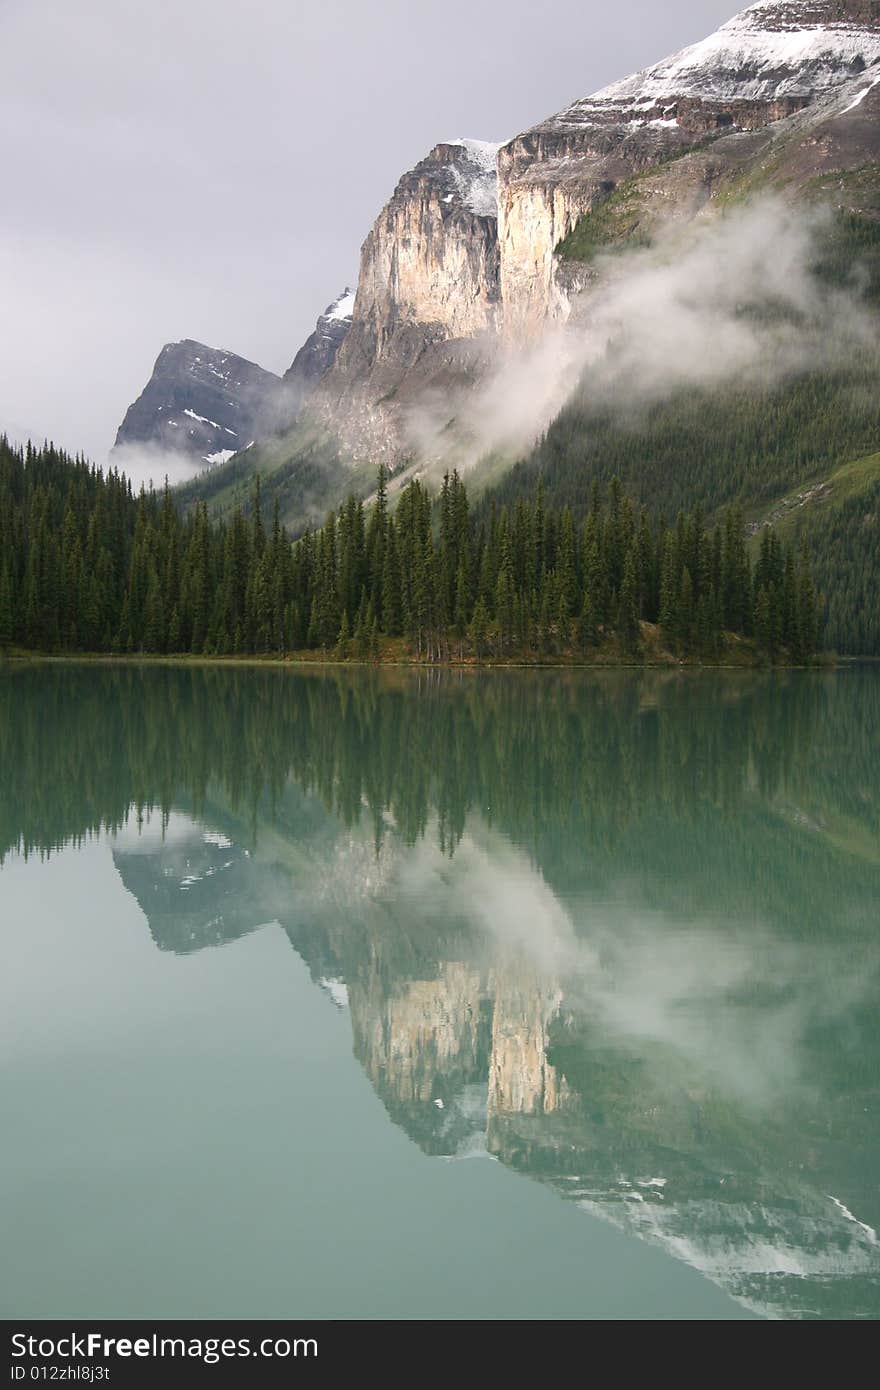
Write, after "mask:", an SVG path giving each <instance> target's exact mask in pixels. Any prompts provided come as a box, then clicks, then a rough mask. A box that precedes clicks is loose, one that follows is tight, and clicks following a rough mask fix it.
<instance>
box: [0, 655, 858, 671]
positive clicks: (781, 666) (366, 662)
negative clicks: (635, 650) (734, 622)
mask: <svg viewBox="0 0 880 1390" xmlns="http://www.w3.org/2000/svg"><path fill="white" fill-rule="evenodd" d="M878 663H880V657H876V656H836V655H831V654H829V655H827V656H824V657H818V658H817V659H816V660H815V661H812V662H810V663H807V664H799V663H795V662H776V663H773V662H763V661H702V660H697V659H682V660H676V659H675V658H670V659H669V660H667V661H657V660H654V661H624V660H619V659H611V658H609V659H605V660H599V661H560V660H555V661H553V660H547V661H541V660H535V661H504V660H497V659H495V660H489V661H476V660H473V659H471V660H462V661H455V660H450V661H419V660H416V659H415V658H413V659H412V660H405V659H401V658H389V659H381V658H380V659H379V660H371V659H369V658H366V659H363V658H360V657H346V658H344V659H343V658H340V657H334V656H332V655H330V654H329V653H328V654H327V655H326V656H324V655H320V656H311V655H309V656H303V655H301V654H292V655H290V656H269V655H264V656H260V655H250V656H203V655H200V654H196V653H191V652H178V653H175V654H173V655H172V654H160V653H156V652H140V653H136V652H119V653H114V652H24V651H16V652H6V653H3V652H0V668H2V666H4V665H10V666H26V665H43V666H75V665H84V666H219V667H223V666H227V667H257V668H259V667H272V668H276V669H295V670H298V671H303V670H309V669H310V668H311V667H321V668H326V667H332V668H333V670H345V669H352V670H373V671H378V670H394V671H458V672H483V671H668V672H686V671H748V672H764V673H768V674H769V673H770V672H777V671H814V672H828V671H836V670H840V669H841V668H844V667H846V666H862V665H873V664H878Z"/></svg>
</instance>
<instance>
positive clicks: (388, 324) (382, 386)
mask: <svg viewBox="0 0 880 1390" xmlns="http://www.w3.org/2000/svg"><path fill="white" fill-rule="evenodd" d="M497 148H498V147H497V146H496V145H492V144H488V143H485V142H482V141H476V140H456V141H448V142H444V143H441V144H439V145H436V146H435V147H434V149H433V150H431V152H430V154H428V155H427V156H426V158H425V159H423V160H422V161H421V162H420V163H419V164H417V165H416V166H415V168H414V169H412V170H411V171H410V172H408V173H406V174H404V176H403V178H402V179H401V180H400V182H399V183H398V185H397V187H396V189H395V191H394V194H393V196H392V197H391V199H390V201H389V202H388V203H387V205H386V206H385V207H384V208H383V210H382V212H381V213H380V214H379V217H378V218H377V219H376V222H375V224H374V226H373V228H372V230H371V231H370V234H369V236H368V237H367V239H366V241H365V242H364V245H363V248H362V251H361V266H360V275H359V278H358V289H357V297H356V300H355V304H354V313H353V321H352V327H351V331H350V333H349V334H348V337H347V338H346V341H345V343H344V344H343V346H342V348H341V350H340V352H339V356H338V359H337V362H336V365H335V367H334V369H333V370H332V371H331V372H330V373H329V374H328V376H327V378H326V379H325V381H324V383H323V385H322V389H321V391H320V393H319V395H318V397H317V398H316V402H315V413H316V414H317V415H319V416H320V417H322V418H323V419H325V420H326V421H327V422H328V423H330V424H331V425H332V426H333V427H334V428H335V429H336V431H337V433H338V434H339V436H340V438H341V440H342V442H343V444H344V446H345V447H346V449H347V451H348V452H349V453H350V455H351V456H352V457H353V458H355V459H360V458H371V457H375V456H376V455H377V453H378V454H379V455H382V454H384V455H385V456H386V457H390V458H391V459H392V460H393V459H394V457H395V456H396V455H397V456H399V455H400V453H401V452H405V449H406V441H405V431H404V429H403V421H404V418H405V415H406V410H407V406H408V404H409V403H411V402H412V401H413V400H414V399H415V398H416V397H417V396H418V395H419V394H420V393H423V392H424V391H425V390H426V389H435V390H443V389H446V388H448V386H449V385H450V384H451V383H452V382H455V381H460V380H462V379H463V378H466V377H467V375H468V373H469V372H470V371H471V369H472V368H473V366H474V362H475V360H476V358H477V357H478V356H479V353H478V350H477V351H475V349H474V346H473V345H474V343H475V342H476V341H478V340H479V339H480V337H481V336H482V335H485V334H491V333H494V332H495V331H496V330H497V329H498V327H499V322H500V320H499V310H500V298H499V264H498V235H497V216H496V203H497V198H496V174H495V159H496V153H497Z"/></svg>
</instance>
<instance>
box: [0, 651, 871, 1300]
mask: <svg viewBox="0 0 880 1390" xmlns="http://www.w3.org/2000/svg"><path fill="white" fill-rule="evenodd" d="M0 864H2V867H0V941H2V957H3V970H2V975H0V1038H2V1046H0V1112H2V1115H3V1119H4V1143H3V1152H2V1159H0V1164H2V1183H0V1242H2V1248H3V1251H4V1259H3V1262H2V1264H3V1268H2V1274H0V1315H3V1316H5V1317H8V1318H11V1317H16V1318H25V1317H26V1318H50V1317H51V1318H80V1319H82V1318H87V1317H88V1318H96V1317H102V1318H112V1317H117V1318H122V1317H143V1318H151V1319H159V1318H166V1317H179V1318H184V1317H192V1318H202V1317H206V1318H208V1317H210V1318H236V1317H237V1318H258V1317H267V1318H268V1317H272V1318H284V1317H302V1318H311V1317H318V1318H329V1317H334V1318H359V1317H360V1318H417V1317H426V1318H437V1319H448V1318H473V1319H482V1318H541V1319H545V1318H566V1319H569V1318H587V1319H595V1318H628V1319H675V1318H695V1319H718V1318H720V1319H736V1318H786V1319H787V1318H809V1319H815V1318H835V1319H839V1318H847V1319H849V1318H876V1317H877V1316H878V1314H880V1243H878V1236H877V1233H876V1232H877V1228H878V1225H880V1186H878V1179H880V1022H878V1020H880V1013H878V1003H880V935H878V932H880V911H878V907H880V669H877V668H874V669H870V668H853V669H844V670H841V671H838V672H821V673H820V672H817V673H808V672H788V673H776V674H773V673H769V674H762V673H757V672H742V673H724V672H689V673H684V674H679V673H674V672H670V673H665V672H664V673H659V672H654V673H650V672H646V673H641V672H635V671H632V672H625V671H619V672H613V671H611V672H599V673H596V672H588V671H584V672H578V671H565V672H555V671H537V672H526V671H487V672H484V673H481V674H475V673H472V672H463V673H456V672H453V671H420V672H417V671H405V670H400V671H392V670H349V669H345V668H329V667H328V668H324V669H321V668H300V669H284V668H280V667H244V666H242V667H219V666H209V665H205V666H198V665H191V666H183V665H181V666H173V665H169V666H157V665H138V664H119V665H112V664H108V665H104V666H97V665H88V664H79V665H78V664H74V663H70V664H46V665H40V664H33V665H21V666H6V667H5V668H3V667H0Z"/></svg>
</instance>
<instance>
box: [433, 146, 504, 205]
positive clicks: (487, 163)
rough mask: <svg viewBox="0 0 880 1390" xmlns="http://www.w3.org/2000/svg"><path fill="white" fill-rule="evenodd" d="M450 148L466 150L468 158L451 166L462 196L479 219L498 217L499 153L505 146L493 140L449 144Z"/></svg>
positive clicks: (465, 154) (465, 157)
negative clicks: (502, 146)
mask: <svg viewBox="0 0 880 1390" xmlns="http://www.w3.org/2000/svg"><path fill="white" fill-rule="evenodd" d="M446 143H447V144H448V145H451V146H454V147H458V148H461V149H463V150H464V158H463V159H461V160H458V161H456V162H455V163H454V164H451V165H450V173H451V174H452V177H453V180H454V181H455V185H456V189H457V192H458V196H459V198H460V199H461V201H462V203H463V204H464V206H465V207H466V208H467V209H468V211H469V212H472V213H474V214H475V215H476V216H477V217H495V216H497V213H498V151H499V150H500V149H501V144H500V143H498V144H496V143H494V142H493V141H491V140H448V141H446Z"/></svg>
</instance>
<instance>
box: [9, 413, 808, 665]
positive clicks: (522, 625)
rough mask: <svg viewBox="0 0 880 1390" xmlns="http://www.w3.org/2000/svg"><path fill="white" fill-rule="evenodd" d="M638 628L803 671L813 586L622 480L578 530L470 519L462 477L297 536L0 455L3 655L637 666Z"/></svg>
mask: <svg viewBox="0 0 880 1390" xmlns="http://www.w3.org/2000/svg"><path fill="white" fill-rule="evenodd" d="M643 623H650V624H656V625H659V629H660V633H661V637H662V641H663V643H664V644H665V646H666V647H667V648H668V649H669V650H671V651H673V652H675V653H677V654H679V655H681V656H684V657H687V656H700V657H704V658H707V659H712V658H713V657H717V656H718V655H719V654H720V653H721V651H722V649H723V647H724V645H725V643H727V642H729V640H730V637H731V635H733V636H739V637H745V638H753V639H754V641H755V643H756V644H757V647H758V648H759V650H760V651H761V652H762V653H763V654H765V655H766V657H767V658H769V659H771V660H779V659H781V660H787V659H792V660H796V661H805V660H808V659H809V658H810V657H811V656H812V655H813V653H814V652H815V649H816V646H817V640H818V618H817V602H816V593H815V589H814V586H813V581H812V577H811V574H810V567H809V562H808V559H807V554H806V551H805V550H804V549H801V551H800V553H799V554H798V555H795V554H794V552H793V551H792V550H791V549H789V548H786V547H785V546H783V545H782V543H781V542H780V540H779V538H778V537H777V536H776V534H775V533H774V532H773V531H772V530H770V529H768V530H767V531H765V532H764V533H763V537H762V541H761V547H760V555H759V558H758V560H757V562H756V563H755V564H754V565H752V564H751V562H750V560H749V556H748V553H747V550H746V542H745V529H744V525H743V518H742V515H741V513H740V512H739V510H738V509H736V508H731V509H730V510H729V511H728V512H727V514H726V516H725V518H724V520H723V523H722V524H721V525H718V526H716V527H715V528H714V529H713V530H712V531H711V532H710V531H708V530H707V529H706V527H705V525H704V521H703V517H702V513H701V511H700V509H699V508H696V509H694V510H692V511H691V512H689V513H684V512H682V513H680V514H679V516H678V517H677V518H676V520H675V521H674V522H673V523H671V524H668V525H667V524H666V523H665V522H663V521H660V522H653V521H652V520H651V518H650V517H649V514H648V512H647V510H646V509H645V508H641V509H638V510H637V508H636V506H635V504H634V503H633V501H632V499H631V498H629V497H628V496H626V495H625V494H624V491H623V488H622V486H621V484H620V482H619V481H618V480H616V479H615V480H612V482H611V484H610V486H609V487H608V488H607V490H602V489H600V488H599V486H598V485H597V484H595V485H594V487H593V490H592V494H591V498H590V504H589V509H588V512H587V515H586V518H585V520H584V521H583V523H582V524H577V523H576V522H575V518H574V513H573V512H572V510H571V508H569V507H565V508H562V509H561V510H557V509H553V508H550V507H548V506H547V505H546V503H545V498H544V493H543V488H542V485H541V482H540V480H539V481H538V484H537V487H536V489H535V492H534V494H533V496H532V497H531V498H530V499H523V498H520V499H519V500H517V501H516V503H515V504H514V505H513V506H512V507H500V508H492V509H490V510H489V511H488V513H487V514H485V515H483V516H481V517H479V518H478V517H476V516H474V514H473V513H472V510H471V508H470V506H469V501H468V495H467V490H466V487H465V485H464V483H463V482H462V480H461V478H460V477H459V476H458V474H457V473H452V474H448V475H447V476H446V477H445V478H444V480H443V484H442V487H441V489H440V492H439V495H438V496H436V497H435V496H433V495H432V493H431V491H430V490H429V488H428V487H427V486H426V485H425V484H424V483H423V482H421V481H420V480H419V479H413V480H412V481H410V482H409V483H408V485H407V486H406V488H405V489H404V490H403V491H402V493H401V495H400V497H399V500H398V502H397V505H396V507H395V508H394V509H393V510H392V508H391V506H390V504H389V496H388V475H387V472H386V470H385V469H384V467H383V468H380V469H379V473H378V479H377V487H376V493H375V497H374V499H373V501H372V504H371V505H370V506H369V508H367V507H366V506H365V504H364V503H363V501H362V500H360V499H359V498H357V497H355V496H354V495H352V496H349V498H348V499H347V501H346V502H345V503H343V504H342V506H340V507H339V509H338V510H337V511H334V512H331V513H330V514H329V515H328V517H327V519H326V521H325V523H324V525H323V526H322V527H320V528H318V529H316V530H313V531H312V530H309V531H307V532H306V533H305V535H303V536H302V537H301V538H300V539H298V540H297V541H295V542H291V540H290V539H289V538H288V536H287V533H286V531H285V529H284V527H283V526H282V525H281V524H280V521H279V513H278V505H277V502H276V504H275V506H274V509H273V517H272V519H271V521H270V522H268V523H267V522H266V521H265V520H264V517H263V511H262V505H261V497H260V483H259V478H258V479H257V480H256V482H255V486H254V495H253V499H252V503H251V505H250V507H249V509H248V511H247V512H245V510H244V509H243V508H241V507H239V508H237V509H236V511H235V512H234V514H233V515H232V516H231V518H229V519H228V520H220V521H214V520H212V519H211V518H210V517H209V515H208V511H207V507H206V505H205V504H204V503H201V504H199V505H198V506H197V507H196V508H195V509H194V510H193V511H192V512H190V513H188V514H186V515H182V514H181V512H180V511H179V510H178V508H177V506H176V505H175V501H174V498H173V497H172V495H171V493H170V491H169V489H168V487H167V485H166V487H165V489H164V491H162V492H155V491H153V490H152V489H151V490H149V491H146V490H143V489H142V490H141V491H140V493H139V494H137V495H135V494H134V493H133V490H132V488H131V485H130V483H129V482H128V481H127V480H126V479H125V478H124V477H121V476H120V475H119V474H118V473H117V472H115V471H110V472H108V473H107V474H106V475H105V474H103V473H101V472H100V471H99V470H97V469H95V468H94V467H93V466H91V465H90V464H88V463H87V462H86V461H85V460H84V459H82V458H70V457H69V456H67V455H66V454H64V453H63V452H61V451H59V450H56V449H55V448H53V447H51V446H46V447H44V448H43V449H39V450H38V449H34V448H33V447H32V446H31V445H28V446H27V448H26V449H24V450H15V449H12V448H11V447H10V446H9V444H8V443H7V442H6V441H5V440H3V441H0V646H5V647H9V646H10V645H12V646H18V647H23V648H29V649H33V650H40V651H60V652H64V651H70V652H77V651H86V652H117V653H137V652H145V653H146V652H148V653H168V654H173V653H196V654H202V655H231V654H277V655H283V654H285V653H288V652H292V651H298V650H304V649H312V650H315V651H323V652H325V653H328V654H329V653H332V654H334V655H335V656H337V657H341V658H345V657H349V656H354V657H359V658H362V659H368V658H370V657H377V656H378V655H379V654H380V650H381V647H382V643H383V639H399V640H402V641H403V642H405V643H406V645H407V646H408V648H409V650H410V651H411V653H412V655H413V656H414V657H415V658H416V659H417V660H424V661H442V660H448V659H455V658H458V659H465V658H470V657H472V656H473V657H476V658H477V659H483V658H492V659H496V660H510V659H516V658H518V657H521V656H524V655H531V656H536V657H560V656H565V657H573V656H578V655H583V656H584V657H587V658H588V657H589V655H590V653H591V652H594V651H596V649H598V648H599V647H602V646H605V647H609V644H610V647H609V649H610V650H611V651H612V652H613V653H614V654H626V655H629V656H632V657H638V656H639V655H640V653H641V652H642V650H643V642H644V630H643V627H642V624H643Z"/></svg>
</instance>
